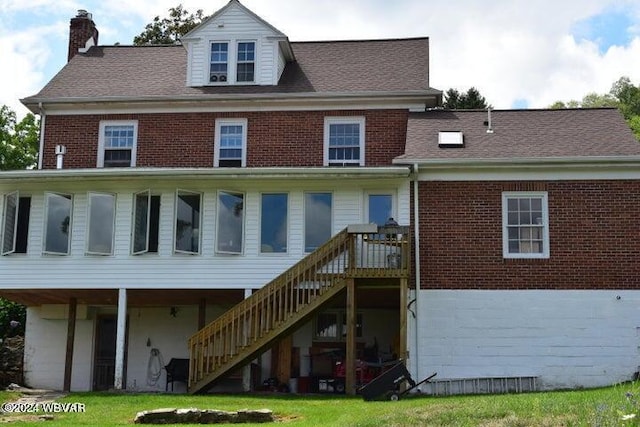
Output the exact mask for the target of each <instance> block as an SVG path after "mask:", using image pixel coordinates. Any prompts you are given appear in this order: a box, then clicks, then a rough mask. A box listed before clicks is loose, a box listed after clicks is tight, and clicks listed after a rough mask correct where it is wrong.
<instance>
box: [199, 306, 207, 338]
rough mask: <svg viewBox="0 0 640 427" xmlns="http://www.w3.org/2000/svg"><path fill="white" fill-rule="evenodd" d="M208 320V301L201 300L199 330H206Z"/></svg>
mask: <svg viewBox="0 0 640 427" xmlns="http://www.w3.org/2000/svg"><path fill="white" fill-rule="evenodd" d="M206 319H207V299H206V298H200V303H199V304H198V330H200V329H202V328H204V325H205V323H206Z"/></svg>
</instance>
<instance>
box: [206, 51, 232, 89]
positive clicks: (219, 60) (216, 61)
mask: <svg viewBox="0 0 640 427" xmlns="http://www.w3.org/2000/svg"><path fill="white" fill-rule="evenodd" d="M228 67H229V43H227V42H213V43H211V65H210V66H209V82H211V83H225V82H226V81H227V72H228Z"/></svg>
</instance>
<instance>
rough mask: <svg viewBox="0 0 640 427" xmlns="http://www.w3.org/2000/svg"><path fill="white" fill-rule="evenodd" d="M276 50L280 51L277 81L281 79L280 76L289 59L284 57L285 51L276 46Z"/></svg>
mask: <svg viewBox="0 0 640 427" xmlns="http://www.w3.org/2000/svg"><path fill="white" fill-rule="evenodd" d="M276 50H277V51H278V70H277V72H278V74H277V75H276V82H279V81H280V77H281V76H282V73H283V72H284V67H285V66H286V65H287V60H286V58H285V57H284V53H283V52H282V51H281V50H280V49H279V48H278V47H277V46H276Z"/></svg>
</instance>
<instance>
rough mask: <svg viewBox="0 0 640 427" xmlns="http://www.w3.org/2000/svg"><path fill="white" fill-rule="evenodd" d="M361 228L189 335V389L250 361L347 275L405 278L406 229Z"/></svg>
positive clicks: (347, 232)
mask: <svg viewBox="0 0 640 427" xmlns="http://www.w3.org/2000/svg"><path fill="white" fill-rule="evenodd" d="M369 227H370V226H369ZM362 230H363V229H362V228H361V229H358V230H357V231H353V230H352V231H350V230H349V229H345V230H343V231H341V232H340V233H338V234H337V235H335V236H334V237H332V238H331V239H330V240H329V241H327V242H326V243H325V244H323V245H322V246H320V247H319V248H318V249H316V250H315V251H314V252H312V253H310V254H309V255H307V256H306V257H305V258H303V259H302V260H300V261H299V262H298V263H296V264H294V265H293V266H292V267H290V268H289V269H288V270H286V271H285V272H284V273H282V274H280V275H279V276H278V277H276V278H275V279H273V280H272V281H271V282H269V283H268V284H267V285H265V286H264V287H262V288H261V289H259V290H258V291H256V292H255V293H254V294H253V295H251V297H249V298H247V299H245V300H243V301H241V302H240V303H238V304H237V305H236V306H234V307H233V308H231V309H230V310H228V311H227V312H226V313H224V314H222V315H221V316H220V317H218V318H217V319H215V320H214V321H213V322H211V323H210V324H208V325H207V326H205V327H204V328H202V329H201V330H200V331H198V332H197V333H195V334H194V335H193V336H192V337H191V338H190V339H189V349H190V353H191V356H190V368H189V389H190V391H191V392H197V391H200V390H201V389H202V388H203V387H205V386H206V385H208V384H209V383H211V382H212V381H214V380H215V379H216V378H218V377H220V376H221V375H223V374H225V373H228V372H230V371H231V370H232V369H233V368H234V367H239V365H240V364H241V363H242V362H243V361H245V362H246V361H247V360H250V359H249V358H250V357H252V356H254V355H255V354H256V353H257V352H259V351H260V350H261V349H263V348H264V347H265V346H267V345H268V344H269V343H271V342H272V341H273V340H275V339H276V338H277V337H278V336H280V335H281V334H283V333H284V332H286V331H288V330H290V329H291V328H292V327H293V326H294V325H295V324H296V323H297V322H299V321H301V320H303V319H304V318H306V317H307V316H308V315H309V314H311V313H312V312H313V311H314V310H316V309H317V308H318V307H320V306H321V305H322V304H323V303H324V302H326V301H328V300H329V299H331V298H332V297H333V296H334V295H335V294H337V293H338V292H339V291H340V290H341V289H343V288H344V286H345V282H346V280H345V279H346V278H358V277H371V278H385V277H407V276H408V272H409V260H410V251H409V242H410V239H409V228H408V227H377V228H376V232H375V233H372V232H370V230H366V229H364V230H365V231H362ZM366 231H369V232H366Z"/></svg>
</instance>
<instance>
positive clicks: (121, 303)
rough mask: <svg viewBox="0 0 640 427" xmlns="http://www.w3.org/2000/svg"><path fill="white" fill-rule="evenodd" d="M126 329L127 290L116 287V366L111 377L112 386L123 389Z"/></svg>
mask: <svg viewBox="0 0 640 427" xmlns="http://www.w3.org/2000/svg"><path fill="white" fill-rule="evenodd" d="M126 329H127V290H126V289H124V288H121V289H118V320H117V329H116V366H115V373H114V379H113V388H114V389H116V390H122V389H123V381H124V353H125V348H124V347H125V338H126Z"/></svg>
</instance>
